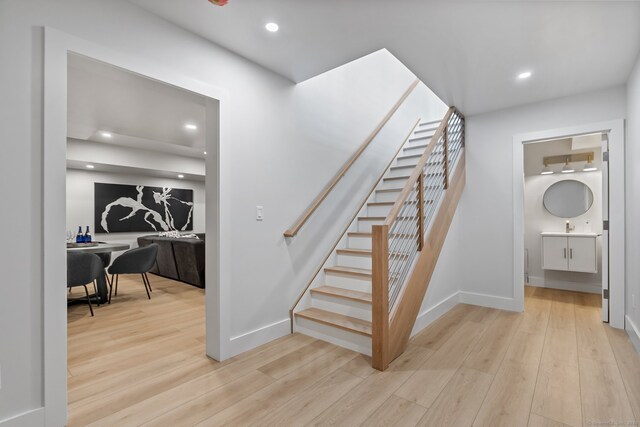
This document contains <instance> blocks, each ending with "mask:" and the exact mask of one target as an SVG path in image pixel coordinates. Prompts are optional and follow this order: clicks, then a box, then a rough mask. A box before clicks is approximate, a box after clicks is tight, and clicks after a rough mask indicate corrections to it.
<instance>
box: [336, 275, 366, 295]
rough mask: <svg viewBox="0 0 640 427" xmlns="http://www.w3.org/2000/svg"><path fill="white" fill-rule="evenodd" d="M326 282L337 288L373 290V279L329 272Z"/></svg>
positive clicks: (361, 290)
mask: <svg viewBox="0 0 640 427" xmlns="http://www.w3.org/2000/svg"><path fill="white" fill-rule="evenodd" d="M325 283H326V284H327V285H329V286H335V287H336V288H344V289H351V290H352V291H360V292H371V279H365V278H359V277H353V276H343V275H338V274H330V273H327V274H326V277H325Z"/></svg>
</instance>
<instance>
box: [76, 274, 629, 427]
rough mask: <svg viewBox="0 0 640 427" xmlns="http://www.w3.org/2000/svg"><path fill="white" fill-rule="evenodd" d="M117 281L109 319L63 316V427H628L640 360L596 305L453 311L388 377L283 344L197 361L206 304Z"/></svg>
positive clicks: (186, 291) (556, 297) (193, 296)
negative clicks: (65, 385) (66, 342)
mask: <svg viewBox="0 0 640 427" xmlns="http://www.w3.org/2000/svg"><path fill="white" fill-rule="evenodd" d="M150 278H151V283H152V286H153V290H154V292H153V294H152V299H151V301H149V300H147V298H146V295H145V294H144V288H143V285H142V282H141V281H139V279H135V278H132V280H127V281H124V280H122V279H121V285H120V289H121V292H120V294H119V295H118V297H117V298H114V300H113V303H112V304H111V306H102V307H100V308H98V309H96V316H95V317H94V318H91V317H89V315H88V309H87V307H84V306H77V307H73V308H71V309H70V310H69V316H68V317H69V425H71V426H85V425H99V426H139V425H144V426H193V425H201V426H217V425H233V426H236V425H240V426H242V425H256V426H272V425H273V426H287V425H329V424H332V425H334V424H335V425H345V426H358V425H366V426H387V425H400V426H405V425H406V426H415V425H421V426H441V425H442V426H444V425H453V426H469V425H477V426H564V425H568V426H580V425H597V424H600V425H636V424H634V423H635V422H636V421H637V420H640V357H639V356H638V354H637V353H635V351H634V350H633V348H632V346H631V344H630V342H629V340H628V339H627V337H626V335H625V334H624V332H622V331H618V330H614V329H611V328H609V327H608V326H606V325H604V324H602V323H601V322H600V319H599V316H600V314H599V310H600V309H599V304H600V302H599V298H598V296H597V295H596V296H594V295H589V294H580V293H575V292H565V291H553V290H545V289H541V288H526V295H527V297H526V311H525V313H510V312H504V311H499V310H492V309H487V308H481V307H473V306H468V305H458V306H457V307H455V308H454V309H453V310H451V311H450V312H449V313H447V314H446V315H445V316H443V317H442V318H441V319H439V320H438V321H437V322H435V323H434V324H432V325H431V326H430V327H429V328H427V329H426V330H424V331H423V332H422V333H420V334H419V335H418V336H416V337H414V338H413V339H412V340H411V344H410V347H409V349H408V350H407V352H406V353H405V354H404V355H403V356H401V357H400V358H399V359H398V360H396V361H395V362H394V363H392V365H391V367H390V368H389V370H387V371H386V372H377V371H374V370H373V369H372V368H371V367H370V361H369V360H368V358H367V357H364V356H362V355H359V354H357V353H354V352H352V351H349V350H345V349H342V348H339V347H336V346H333V345H331V344H327V343H324V342H322V341H318V340H315V339H313V338H310V337H307V336H304V335H298V334H294V335H290V336H287V337H284V338H281V339H279V340H277V341H274V342H272V343H269V344H266V345H264V346H262V347H260V348H257V349H254V350H252V351H250V352H248V353H245V354H243V355H240V356H237V357H235V358H233V359H231V360H228V361H226V362H224V363H217V362H215V361H212V360H210V359H207V358H206V357H205V356H204V308H203V305H204V298H203V296H204V293H203V291H202V290H200V289H196V288H193V287H191V286H188V285H184V284H181V283H177V282H173V281H171V280H167V279H162V278H159V277H156V276H150ZM616 423H617V424H616Z"/></svg>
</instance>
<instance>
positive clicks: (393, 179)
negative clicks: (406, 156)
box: [382, 175, 411, 181]
mask: <svg viewBox="0 0 640 427" xmlns="http://www.w3.org/2000/svg"><path fill="white" fill-rule="evenodd" d="M410 177H411V176H410V175H406V176H392V177H390V178H383V179H382V180H383V181H398V180H401V179H409V178H410Z"/></svg>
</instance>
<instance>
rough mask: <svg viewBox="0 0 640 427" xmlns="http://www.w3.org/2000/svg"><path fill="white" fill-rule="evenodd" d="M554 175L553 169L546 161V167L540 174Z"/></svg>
mask: <svg viewBox="0 0 640 427" xmlns="http://www.w3.org/2000/svg"><path fill="white" fill-rule="evenodd" d="M551 174H553V169H551V168H550V167H549V164H548V163H547V161H546V160H545V161H544V167H543V168H542V171H541V172H540V175H551Z"/></svg>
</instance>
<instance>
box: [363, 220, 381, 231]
mask: <svg viewBox="0 0 640 427" xmlns="http://www.w3.org/2000/svg"><path fill="white" fill-rule="evenodd" d="M383 223H384V220H375V221H371V220H361V219H359V220H358V231H362V232H365V233H370V232H371V227H372V226H374V225H381V224H383Z"/></svg>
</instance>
